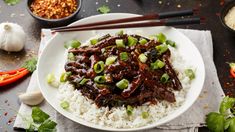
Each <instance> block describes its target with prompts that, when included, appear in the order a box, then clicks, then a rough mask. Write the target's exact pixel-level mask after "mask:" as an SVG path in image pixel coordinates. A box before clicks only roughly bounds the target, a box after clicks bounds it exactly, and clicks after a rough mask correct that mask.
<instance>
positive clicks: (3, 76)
mask: <svg viewBox="0 0 235 132" xmlns="http://www.w3.org/2000/svg"><path fill="white" fill-rule="evenodd" d="M36 64H37V60H36V59H35V58H33V59H31V60H28V61H26V62H25V63H24V64H23V66H22V68H19V69H16V70H10V71H5V72H0V86H5V85H8V84H11V83H14V82H16V81H17V80H19V79H21V78H23V77H24V76H26V75H27V74H29V73H30V72H33V71H34V70H35V69H36Z"/></svg>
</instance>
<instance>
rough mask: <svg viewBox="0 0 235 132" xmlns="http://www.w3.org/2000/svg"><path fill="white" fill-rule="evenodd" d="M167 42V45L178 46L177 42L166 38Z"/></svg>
mask: <svg viewBox="0 0 235 132" xmlns="http://www.w3.org/2000/svg"><path fill="white" fill-rule="evenodd" d="M166 44H167V45H170V46H171V47H176V44H175V42H174V41H172V40H166Z"/></svg>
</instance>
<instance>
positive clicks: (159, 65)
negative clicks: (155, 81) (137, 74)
mask: <svg viewBox="0 0 235 132" xmlns="http://www.w3.org/2000/svg"><path fill="white" fill-rule="evenodd" d="M164 66H165V63H164V62H163V61H161V60H159V59H158V60H156V61H155V62H154V63H151V64H150V67H151V69H153V70H155V69H159V68H163V67H164Z"/></svg>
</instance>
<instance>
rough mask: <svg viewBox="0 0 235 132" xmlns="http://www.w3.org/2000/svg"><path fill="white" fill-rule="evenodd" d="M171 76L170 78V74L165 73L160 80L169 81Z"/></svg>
mask: <svg viewBox="0 0 235 132" xmlns="http://www.w3.org/2000/svg"><path fill="white" fill-rule="evenodd" d="M169 78H170V77H169V75H168V74H167V73H164V74H163V75H162V77H161V79H160V81H161V82H162V83H167V81H168V80H169Z"/></svg>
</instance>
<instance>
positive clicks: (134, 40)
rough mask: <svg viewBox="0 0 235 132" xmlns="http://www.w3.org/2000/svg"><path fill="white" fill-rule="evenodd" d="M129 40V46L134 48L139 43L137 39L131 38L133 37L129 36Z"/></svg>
mask: <svg viewBox="0 0 235 132" xmlns="http://www.w3.org/2000/svg"><path fill="white" fill-rule="evenodd" d="M127 40H128V46H134V45H136V44H137V42H138V40H137V39H136V38H134V37H131V36H129V37H128V38H127Z"/></svg>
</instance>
